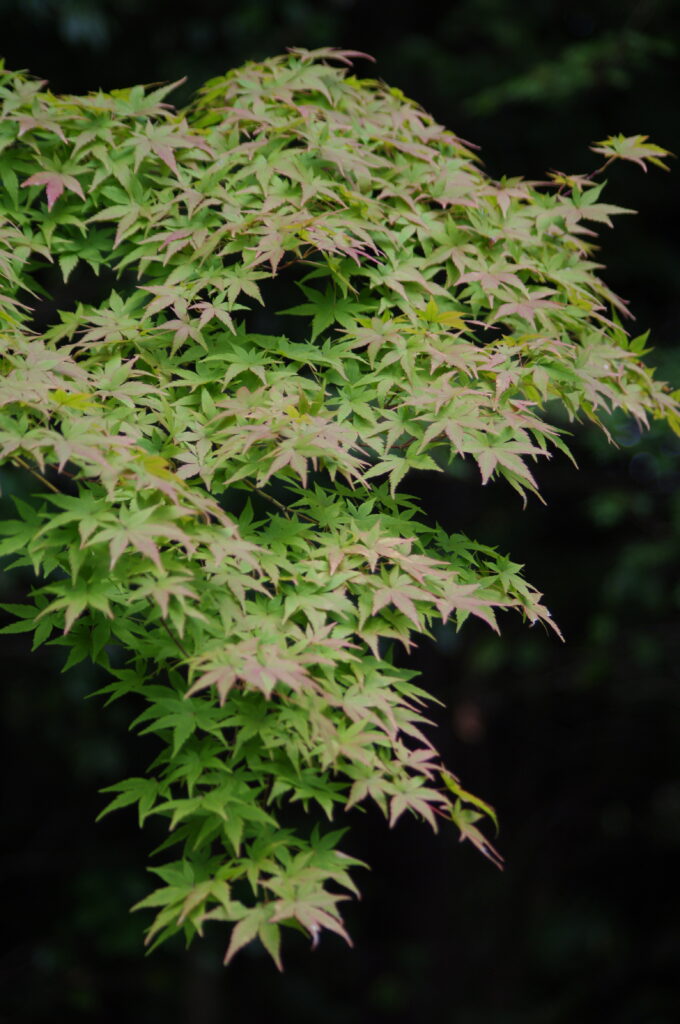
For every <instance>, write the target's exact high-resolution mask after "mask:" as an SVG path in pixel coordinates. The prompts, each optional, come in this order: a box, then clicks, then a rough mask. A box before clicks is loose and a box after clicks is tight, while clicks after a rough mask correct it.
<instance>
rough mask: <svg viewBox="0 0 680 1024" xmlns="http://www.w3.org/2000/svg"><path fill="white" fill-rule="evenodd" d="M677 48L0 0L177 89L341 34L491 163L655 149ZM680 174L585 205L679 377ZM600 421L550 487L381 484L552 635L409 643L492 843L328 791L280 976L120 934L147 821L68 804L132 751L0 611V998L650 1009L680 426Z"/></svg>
mask: <svg viewBox="0 0 680 1024" xmlns="http://www.w3.org/2000/svg"><path fill="white" fill-rule="evenodd" d="M679 44H680V5H679V4H678V3H676V2H673V0H638V2H629V0H625V2H624V0H612V2H604V0H601V2H597V0H591V2H588V3H585V2H568V3H564V4H562V3H559V4H558V3H554V4H551V3H547V2H542V0H522V2H518V0H460V2H458V3H456V2H452V3H449V4H443V3H434V2H424V0H422V2H420V3H410V4H400V3H398V2H394V3H385V4H382V3H380V2H378V0H373V2H365V0H316V2H312V0H248V2H241V0H239V2H236V3H229V2H227V0H222V2H217V0H214V2H208V0H192V2H191V3H189V4H186V5H185V7H184V9H183V10H179V9H177V11H176V12H175V13H173V12H172V10H171V9H170V8H169V5H168V3H167V0H110V2H109V0H0V55H4V56H5V58H6V62H7V65H8V66H9V67H11V68H28V69H30V70H31V71H32V72H33V73H34V74H37V75H39V76H40V77H44V78H47V79H49V82H50V87H51V88H52V89H53V90H54V91H57V92H66V91H70V92H81V91H83V92H86V91H89V90H92V89H97V88H99V87H103V88H104V89H109V88H116V87H122V86H126V85H132V84H135V83H137V82H155V81H159V80H168V79H176V78H179V77H181V76H182V75H185V74H186V75H188V76H189V81H188V84H187V86H186V87H184V88H183V91H182V92H181V93H180V94H179V97H178V99H179V102H182V100H184V99H186V98H188V96H189V95H190V92H191V88H193V87H195V86H197V85H199V84H200V83H201V82H202V81H203V80H205V79H206V78H208V77H210V76H211V75H215V74H219V73H222V72H224V71H225V70H226V69H228V68H230V67H233V66H236V65H238V64H240V63H242V62H243V61H244V60H246V59H258V58H261V57H265V56H270V55H273V54H275V53H278V52H281V51H282V50H283V49H285V47H286V46H289V45H294V46H307V47H315V46H324V45H338V46H347V47H351V48H355V49H359V50H365V51H368V52H370V53H371V54H373V55H374V56H375V57H376V58H377V59H378V64H377V68H375V69H374V68H373V67H372V66H371V65H369V64H367V63H363V62H361V63H360V64H359V73H360V74H366V75H371V76H372V75H375V74H377V75H378V76H380V77H382V78H384V79H385V80H387V81H388V82H389V83H390V84H391V85H395V86H399V87H400V88H401V89H403V91H404V92H405V93H406V94H407V95H410V96H412V97H413V98H414V99H417V100H418V101H419V102H420V103H421V104H422V105H423V106H424V107H426V108H427V109H429V110H430V111H431V112H432V113H433V114H434V115H435V116H436V117H437V118H438V119H439V120H440V121H442V122H443V123H445V124H446V125H448V126H449V127H451V128H452V129H453V130H454V131H456V132H457V133H458V134H460V135H462V136H463V137H464V138H468V139H470V140H472V141H473V142H476V143H478V144H480V145H481V146H482V155H483V157H484V160H485V166H486V169H487V170H488V172H489V173H490V174H492V175H494V176H500V175H502V174H507V175H517V174H521V175H523V176H525V177H529V178H536V177H542V176H544V174H545V172H546V171H547V170H548V169H560V170H564V171H572V172H584V171H590V170H592V169H593V168H594V167H595V166H597V161H598V159H599V158H597V157H596V156H595V155H594V154H592V153H590V152H589V150H588V144H589V143H590V142H593V141H595V140H598V139H602V138H604V137H606V136H607V135H609V134H614V133H617V132H623V133H624V134H636V133H645V134H649V135H650V137H651V139H652V141H654V142H656V143H657V144H659V145H662V146H665V147H666V148H668V149H671V150H674V151H676V152H680V141H679V139H678V116H677V97H678V94H679V93H680V88H679V86H680V74H679V71H678V47H679ZM679 170H680V169H679V168H678V167H677V165H675V166H674V167H673V173H672V174H671V175H666V174H664V173H663V172H662V171H657V170H652V171H651V172H650V174H648V175H645V174H643V173H642V172H641V171H640V170H639V169H637V168H634V167H633V166H632V165H626V166H624V165H616V166H614V167H613V168H612V169H611V171H610V175H609V185H608V194H607V199H608V201H609V202H614V203H618V204H620V205H623V206H632V207H634V208H636V209H638V210H639V211H640V213H639V215H638V216H637V217H627V218H621V219H620V220H619V221H618V224H617V227H616V230H615V233H614V234H613V235H611V234H609V235H606V236H604V237H603V239H602V251H601V254H600V256H601V259H602V262H604V263H606V264H607V266H608V270H607V273H606V277H607V281H608V283H609V284H610V285H611V286H612V287H613V288H614V290H615V291H617V292H618V293H619V294H622V295H623V296H625V297H626V298H628V299H630V300H631V308H632V310H633V312H634V313H635V315H636V317H637V325H636V328H637V327H638V326H639V329H640V330H644V329H646V328H647V327H651V328H652V337H653V340H654V342H655V345H656V348H657V351H656V353H655V357H654V358H655V361H656V363H657V365H659V366H660V373H661V374H662V376H664V377H666V378H667V379H670V380H672V381H673V382H674V384H675V385H676V386H678V385H680V354H679V351H678V346H677V337H678V328H679V327H680V298H679V295H680V289H679V287H678V286H679V284H680V271H679V269H678V252H677V229H678V208H679V200H678V195H679V194H680V192H679V189H678V181H679V179H678V173H679ZM611 429H612V432H613V435H614V437H615V439H616V441H617V443H618V447H614V446H610V445H608V444H607V442H606V440H605V439H604V438H603V437H602V436H601V435H600V434H598V433H596V432H595V431H594V430H593V429H590V430H581V429H577V431H576V436H575V438H574V446H575V451H576V454H577V458H578V462H579V465H580V466H581V469H580V472H576V471H575V470H574V469H573V467H572V466H570V465H569V464H568V462H567V461H566V460H565V459H555V460H554V462H553V464H551V465H548V466H542V467H541V483H542V488H543V491H544V495H545V497H546V499H547V507H542V506H541V505H539V503H538V502H536V501H534V502H532V503H530V505H529V507H528V509H527V510H526V511H522V508H521V503H520V502H519V500H518V499H516V497H515V496H514V493H513V492H511V491H510V489H509V488H507V487H504V486H502V485H497V486H490V487H488V488H485V489H483V490H482V489H481V488H480V487H479V486H478V483H477V481H476V480H475V479H474V478H468V477H466V476H460V477H457V476H456V477H454V476H451V477H450V478H446V479H442V478H441V477H437V478H436V479H432V478H431V477H430V476H429V475H427V474H422V475H420V476H417V477H415V478H414V479H413V480H411V479H409V481H408V489H410V490H411V491H412V492H414V493H418V494H420V495H421V497H422V499H423V501H424V503H425V507H426V508H427V511H428V513H429V514H430V515H432V516H433V517H436V518H437V519H439V520H440V521H441V522H442V523H443V524H444V525H445V526H446V527H447V528H449V529H451V530H464V531H467V532H469V533H470V534H471V535H472V536H473V537H475V538H476V539H478V540H480V541H484V542H487V543H492V544H496V545H498V546H499V547H501V548H502V549H504V550H508V551H509V552H510V553H511V554H512V555H513V556H514V558H515V559H516V560H517V561H519V562H523V563H525V564H526V572H527V575H528V577H529V579H530V580H531V581H532V582H533V583H534V584H535V585H537V586H538V587H539V588H540V589H541V590H543V591H544V592H545V594H546V600H547V602H548V604H549V606H550V607H551V609H552V611H553V615H554V617H555V618H556V619H557V621H558V622H559V624H560V625H561V627H562V629H563V631H564V633H565V636H566V641H567V642H566V644H565V645H564V646H563V645H560V644H559V642H558V641H556V640H555V639H554V638H553V637H552V636H550V637H548V636H546V635H544V634H542V633H540V632H536V631H534V630H530V629H526V628H523V627H521V625H518V624H516V623H514V622H511V621H510V620H508V621H507V622H506V623H505V625H504V631H503V636H502V638H501V639H498V638H496V637H494V636H493V635H491V634H490V633H489V632H488V631H485V630H484V628H483V627H479V628H477V627H476V626H475V625H474V624H473V625H471V626H466V627H465V629H464V630H463V632H462V634H460V635H456V634H455V633H453V632H451V631H450V630H449V629H445V630H442V631H441V633H440V634H439V635H438V636H437V642H436V643H434V642H431V641H428V642H424V643H423V644H422V646H421V648H420V650H419V652H418V653H417V655H416V656H415V657H414V658H413V659H412V662H414V663H415V665H416V667H418V668H420V669H422V670H423V672H424V682H425V685H426V686H427V687H428V688H430V689H431V690H432V691H433V692H434V693H435V694H436V696H438V697H439V698H440V699H441V700H442V701H443V702H444V704H445V706H444V707H442V708H440V709H438V710H437V712H436V714H435V717H436V718H437V722H438V726H439V728H438V732H437V738H438V742H439V744H440V746H441V748H442V749H443V751H444V753H445V755H446V757H447V760H448V762H449V764H450V766H451V767H452V769H453V770H455V771H456V772H457V773H458V774H459V775H460V776H461V778H462V781H463V784H464V785H465V786H466V787H467V788H469V789H472V790H473V792H476V793H479V794H480V795H481V796H483V797H485V798H486V799H488V800H489V801H491V802H492V803H493V804H494V805H495V806H496V808H497V809H498V811H499V814H500V818H501V825H502V828H501V834H500V837H499V846H500V849H501V851H502V853H503V854H504V856H505V857H506V860H507V867H506V870H505V872H503V873H500V872H497V871H496V870H495V869H494V868H493V867H491V866H490V865H489V864H488V863H487V862H486V861H484V860H483V859H482V858H481V857H480V856H479V855H478V854H476V853H475V852H474V851H473V850H472V849H471V848H468V847H467V845H466V846H459V845H458V843H457V840H456V836H455V834H454V830H453V829H451V830H448V831H444V832H443V833H441V834H440V835H439V836H432V835H430V834H429V832H428V830H427V828H426V827H425V826H422V825H418V824H417V823H415V822H403V823H400V824H399V825H398V827H397V828H396V829H395V831H394V832H390V831H389V830H388V829H387V827H386V825H385V823H384V822H383V821H382V819H380V818H379V816H378V815H374V814H371V813H368V814H364V815H361V814H359V813H358V812H355V813H354V814H353V823H352V831H351V833H350V835H349V836H348V837H347V839H346V842H345V846H346V848H347V849H348V850H349V851H351V852H353V853H356V854H357V855H358V856H360V857H363V858H364V859H366V860H368V861H369V862H370V864H371V865H372V868H373V870H372V871H371V872H370V873H369V872H361V875H360V877H359V878H358V881H359V883H360V885H361V888H362V890H363V900H362V902H361V903H358V904H357V903H355V904H354V905H353V906H348V909H347V917H348V923H349V927H350V931H351V933H352V935H353V936H354V938H355V948H354V950H349V949H347V948H346V947H344V945H343V944H342V943H341V942H340V940H337V941H336V940H335V938H334V937H331V938H328V937H326V938H324V940H323V941H322V943H321V945H320V948H319V949H317V950H316V951H314V952H311V951H310V950H309V948H308V945H307V944H306V943H305V942H304V941H303V940H302V938H301V937H298V936H295V935H291V936H290V938H289V942H288V944H287V949H286V951H285V961H286V972H285V973H284V974H283V975H278V974H277V973H276V971H275V970H274V969H273V967H271V965H270V963H269V962H268V960H267V959H266V957H265V956H264V955H263V954H262V953H261V952H260V950H258V949H256V948H255V947H253V948H248V949H246V950H245V951H244V952H242V953H241V954H239V956H238V958H237V960H236V961H235V962H234V964H233V966H232V967H231V968H230V969H229V970H226V971H225V970H224V969H223V968H222V967H221V966H220V965H221V957H222V951H223V945H224V943H225V941H226V937H225V935H224V933H219V934H215V935H209V936H208V938H207V940H206V941H205V942H204V943H203V944H196V945H195V946H194V947H192V949H191V950H190V951H189V953H186V952H184V950H183V949H182V947H181V944H180V943H177V944H176V945H172V944H170V945H169V946H168V947H166V948H165V949H161V950H159V951H158V952H157V953H155V954H153V955H152V956H151V957H149V958H147V959H145V958H143V955H142V927H143V924H144V922H143V921H142V919H141V915H132V916H130V915H129V914H128V911H127V908H128V907H129V906H130V905H131V904H132V903H133V902H134V901H135V900H136V899H138V898H140V897H141V896H142V895H143V894H144V892H145V891H146V887H147V884H148V882H147V876H146V874H145V865H146V860H147V854H148V851H149V850H150V849H151V847H152V845H153V843H154V840H155V837H154V835H153V829H152V828H151V829H146V830H145V833H144V834H141V833H139V832H138V830H137V828H136V822H135V820H134V817H133V815H132V814H129V813H127V812H119V813H118V814H117V815H114V816H112V817H111V818H107V819H106V820H105V821H103V822H102V823H101V824H99V825H96V826H95V825H94V823H93V822H94V818H95V816H96V814H97V813H98V811H99V810H100V809H101V807H102V805H103V798H102V797H101V796H99V795H98V790H99V789H100V788H101V787H102V786H104V785H107V784H109V783H111V782H113V781H116V780H117V779H120V778H121V777H123V776H124V775H126V774H139V773H141V772H143V771H144V767H145V764H146V763H147V760H148V757H149V754H150V750H149V749H148V748H147V747H146V746H145V743H144V741H143V739H140V738H138V737H135V736H132V735H131V734H129V733H128V731H127V727H128V724H129V721H130V720H131V718H132V716H133V714H134V711H135V709H134V708H133V707H125V706H123V705H122V704H120V705H115V706H113V707H111V708H108V709H106V710H104V709H103V708H102V705H101V702H100V701H99V700H98V699H97V698H95V699H91V700H87V699H85V698H86V696H87V694H88V693H89V692H91V691H92V690H93V689H94V688H96V686H97V685H98V683H99V682H100V681H99V680H98V678H97V677H96V675H95V674H94V672H92V670H88V669H83V668H82V667H79V668H78V669H76V670H72V671H70V672H68V673H66V674H64V675H59V671H58V670H59V666H60V664H61V663H62V661H63V657H62V656H63V652H62V651H61V650H60V649H59V648H53V647H51V648H48V649H45V650H43V651H40V652H36V653H35V654H33V655H30V654H29V651H28V645H27V644H26V643H25V642H24V638H23V637H21V636H7V637H3V638H2V650H3V669H4V672H3V674H4V680H3V683H2V689H1V694H2V697H1V699H2V702H3V710H2V720H3V729H4V730H5V732H4V734H3V737H2V748H3V751H4V753H5V754H6V767H5V770H4V772H3V773H2V784H3V789H4V795H3V812H2V815H3V816H2V834H3V841H2V846H1V848H0V877H1V880H2V888H3V892H4V896H3V900H2V913H3V918H4V920H3V928H2V933H3V936H4V938H5V940H6V941H5V947H6V948H5V950H4V951H3V952H2V954H1V955H0V993H1V994H0V1020H2V1021H3V1022H24V1021H27V1022H28V1021H30V1022H36V1024H38V1022H39V1024H42V1022H47V1021H61V1020H64V1021H68V1022H69V1024H78V1022H81V1021H88V1022H102V1024H109V1022H111V1024H113V1022H116V1024H118V1022H120V1021H125V1022H128V1021H129V1022H131V1024H137V1022H140V1024H141V1022H144V1024H155V1022H161V1021H162V1022H177V1024H227V1022H230V1024H231V1022H239V1024H240V1022H245V1021H248V1022H255V1024H258V1022H259V1021H270V1020H271V1021H281V1022H288V1021H291V1022H293V1021H295V1022H296V1024H312V1022H314V1024H316V1022H324V1024H336V1022H337V1024H341V1022H342V1024H345V1022H346V1021H350V1022H352V1024H369V1022H370V1024H387V1022H390V1024H411V1022H416V1021H417V1022H420V1021H432V1022H438V1021H444V1022H453V1024H520V1022H521V1024H575V1022H580V1024H590V1022H596V1021H597V1022H602V1024H609V1022H615V1024H677V1022H678V1021H679V1020H680V985H679V984H678V976H679V974H680V916H679V913H678V911H679V909H680V907H679V901H678V888H677V885H676V873H677V867H678V855H679V854H680V752H679V751H680V745H679V743H678V740H679V739H680V671H679V669H678V655H679V654H680V632H679V630H678V610H679V607H680V576H679V574H678V568H679V565H680V444H679V442H678V439H677V438H675V437H673V436H672V435H670V433H669V432H667V431H665V430H663V429H660V428H655V429H653V430H652V431H651V432H650V433H649V434H647V435H645V436H644V437H640V436H639V434H638V432H637V431H636V430H635V429H634V428H633V427H632V426H631V425H630V424H627V423H625V422H624V421H623V420H618V419H617V420H615V421H613V422H612V424H611ZM5 482H6V484H7V483H8V481H7V480H6V481H5ZM12 486H13V487H16V486H17V484H16V483H15V482H12ZM6 489H8V488H7V487H6ZM0 599H2V600H5V601H9V600H19V599H20V594H19V595H18V594H17V581H16V579H14V580H10V579H9V578H8V577H7V575H0Z"/></svg>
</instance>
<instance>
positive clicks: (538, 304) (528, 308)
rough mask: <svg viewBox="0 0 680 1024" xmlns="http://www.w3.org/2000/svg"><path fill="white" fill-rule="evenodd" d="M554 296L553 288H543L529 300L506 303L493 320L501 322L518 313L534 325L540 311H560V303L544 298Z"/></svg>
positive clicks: (497, 311)
mask: <svg viewBox="0 0 680 1024" xmlns="http://www.w3.org/2000/svg"><path fill="white" fill-rule="evenodd" d="M552 294H554V293H553V290H552V288H541V289H540V290H539V291H537V292H534V293H533V295H532V296H531V298H529V299H522V300H520V301H519V302H504V303H503V304H502V305H501V306H499V308H498V309H497V310H496V313H495V315H494V318H493V319H494V320H499V319H500V318H501V317H503V316H509V315H510V314H512V313H516V314H517V316H521V317H522V319H523V320H526V321H527V322H528V323H530V324H532V325H534V324H535V322H536V313H537V311H538V310H539V309H559V306H560V304H559V302H554V301H553V300H552V299H546V298H544V296H546V295H552Z"/></svg>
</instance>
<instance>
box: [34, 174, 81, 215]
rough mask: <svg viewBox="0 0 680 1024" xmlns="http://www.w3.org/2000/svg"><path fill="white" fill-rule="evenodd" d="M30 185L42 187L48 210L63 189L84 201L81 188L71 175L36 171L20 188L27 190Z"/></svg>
mask: <svg viewBox="0 0 680 1024" xmlns="http://www.w3.org/2000/svg"><path fill="white" fill-rule="evenodd" d="M30 185H43V186H44V188H45V191H46V194H47V209H48V210H51V209H52V207H53V206H54V204H55V203H56V201H57V199H58V198H59V196H60V195H61V194H62V192H63V191H64V189H65V188H67V189H70V191H71V192H75V194H76V195H77V196H80V198H81V199H82V200H83V201H84V200H85V193H84V192H83V187H82V185H81V184H80V182H79V181H78V179H77V178H76V177H74V175H72V174H63V173H62V172H60V171H38V173H37V174H32V175H31V176H30V177H29V178H26V180H25V181H22V183H21V187H22V188H28V187H29V186H30Z"/></svg>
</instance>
